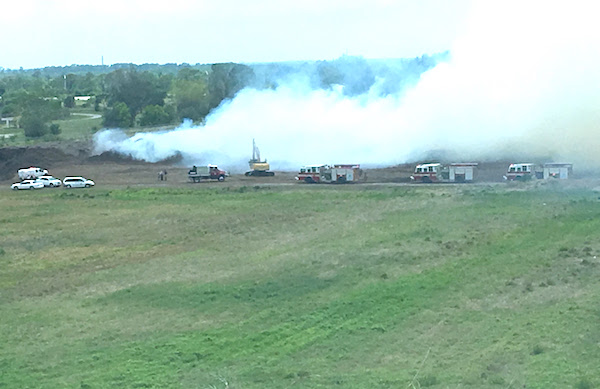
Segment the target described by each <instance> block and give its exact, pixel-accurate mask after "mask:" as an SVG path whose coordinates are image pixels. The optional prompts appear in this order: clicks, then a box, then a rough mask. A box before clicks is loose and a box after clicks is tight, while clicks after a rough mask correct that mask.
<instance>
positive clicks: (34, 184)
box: [10, 180, 44, 190]
mask: <svg viewBox="0 0 600 389" xmlns="http://www.w3.org/2000/svg"><path fill="white" fill-rule="evenodd" d="M43 187H44V184H43V183H41V182H38V181H36V180H23V181H21V182H17V183H14V184H12V185H11V186H10V189H12V190H19V189H42V188H43Z"/></svg>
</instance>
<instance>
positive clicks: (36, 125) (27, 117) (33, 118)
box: [21, 114, 49, 138]
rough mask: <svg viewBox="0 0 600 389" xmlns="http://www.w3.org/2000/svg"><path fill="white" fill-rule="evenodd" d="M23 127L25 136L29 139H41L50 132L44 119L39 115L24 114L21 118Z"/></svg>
mask: <svg viewBox="0 0 600 389" xmlns="http://www.w3.org/2000/svg"><path fill="white" fill-rule="evenodd" d="M21 126H22V127H23V132H24V133H25V136H26V137H28V138H40V137H42V136H44V135H46V134H47V133H48V131H49V129H48V125H47V124H46V122H45V121H44V119H42V117H41V116H37V115H31V114H23V116H22V117H21Z"/></svg>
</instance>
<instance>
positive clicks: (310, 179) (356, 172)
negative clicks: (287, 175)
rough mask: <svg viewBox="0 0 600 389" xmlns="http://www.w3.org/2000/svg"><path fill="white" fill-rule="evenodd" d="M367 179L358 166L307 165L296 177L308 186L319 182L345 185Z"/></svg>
mask: <svg viewBox="0 0 600 389" xmlns="http://www.w3.org/2000/svg"><path fill="white" fill-rule="evenodd" d="M365 179H366V177H365V174H364V172H363V170H362V169H361V168H360V165H357V164H348V165H344V164H338V165H326V164H320V165H307V166H303V167H302V168H301V169H300V172H299V173H298V175H297V176H296V180H297V181H303V182H306V183H307V184H312V183H318V182H321V183H338V184H343V183H347V182H359V181H364V180H365Z"/></svg>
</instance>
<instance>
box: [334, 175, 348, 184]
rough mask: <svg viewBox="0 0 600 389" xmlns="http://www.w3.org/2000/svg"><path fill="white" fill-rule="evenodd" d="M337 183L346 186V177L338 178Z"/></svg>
mask: <svg viewBox="0 0 600 389" xmlns="http://www.w3.org/2000/svg"><path fill="white" fill-rule="evenodd" d="M336 181H337V183H338V184H345V183H346V177H338V178H337V180H336Z"/></svg>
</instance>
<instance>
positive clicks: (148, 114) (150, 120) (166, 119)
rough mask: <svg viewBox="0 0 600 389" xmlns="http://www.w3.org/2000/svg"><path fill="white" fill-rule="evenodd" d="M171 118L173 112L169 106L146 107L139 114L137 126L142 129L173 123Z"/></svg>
mask: <svg viewBox="0 0 600 389" xmlns="http://www.w3.org/2000/svg"><path fill="white" fill-rule="evenodd" d="M173 116H174V112H173V109H172V108H171V107H170V106H169V107H162V106H160V105H147V106H145V107H144V109H143V110H142V113H141V114H140V118H139V124H140V126H143V127H144V126H157V125H161V124H169V123H171V122H172V121H173Z"/></svg>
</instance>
